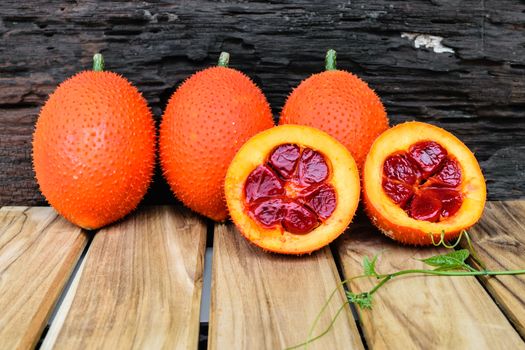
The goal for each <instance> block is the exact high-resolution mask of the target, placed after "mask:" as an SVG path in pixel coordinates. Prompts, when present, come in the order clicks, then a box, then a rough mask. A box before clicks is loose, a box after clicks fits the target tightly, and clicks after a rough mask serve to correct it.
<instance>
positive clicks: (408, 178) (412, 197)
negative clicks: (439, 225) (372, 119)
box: [383, 141, 463, 222]
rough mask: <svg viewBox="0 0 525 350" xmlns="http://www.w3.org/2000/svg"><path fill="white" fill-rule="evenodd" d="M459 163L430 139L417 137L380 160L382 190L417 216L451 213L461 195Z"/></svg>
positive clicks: (428, 217)
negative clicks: (417, 139) (382, 161)
mask: <svg viewBox="0 0 525 350" xmlns="http://www.w3.org/2000/svg"><path fill="white" fill-rule="evenodd" d="M460 185H461V167H460V166H459V164H458V162H457V160H456V159H454V158H453V157H452V156H450V155H449V154H448V152H447V150H446V149H444V148H443V147H442V146H441V145H440V144H439V143H437V142H434V141H421V142H418V143H415V144H413V145H412V146H410V148H409V149H408V151H407V152H397V153H395V154H392V155H390V156H389V157H388V158H387V159H386V160H385V162H384V163H383V190H384V191H385V193H386V194H387V195H388V196H389V197H390V199H392V201H393V202H394V203H396V204H398V205H399V206H400V207H401V208H403V209H404V210H405V211H406V212H407V214H408V215H409V216H410V217H412V218H414V219H417V220H425V221H430V222H438V221H441V220H444V219H445V218H448V217H450V216H452V215H454V214H455V213H456V212H457V211H458V210H459V208H460V207H461V204H462V203H463V197H462V195H461V191H460V188H459V186H460Z"/></svg>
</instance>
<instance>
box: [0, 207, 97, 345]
mask: <svg viewBox="0 0 525 350" xmlns="http://www.w3.org/2000/svg"><path fill="white" fill-rule="evenodd" d="M87 241H88V237H87V235H86V234H85V232H83V231H81V230H80V229H79V228H77V227H75V226H73V225H72V224H70V223H69V222H67V221H66V220H65V219H63V218H61V217H60V216H58V215H57V213H56V212H55V211H54V210H53V209H51V208H27V207H4V208H1V209H0V310H1V311H0V348H2V349H29V348H32V347H33V346H35V344H36V343H37V341H38V340H39V339H40V335H41V333H42V331H43V329H44V327H45V326H46V324H47V319H48V317H49V316H50V314H51V311H52V309H53V306H54V305H55V302H56V301H57V299H58V297H59V295H60V293H61V292H62V289H63V287H64V285H65V284H66V282H67V280H68V278H69V276H70V274H71V272H72V270H73V268H74V266H75V264H76V262H77V260H78V258H79V257H80V255H81V253H82V250H83V249H84V247H85V246H86V244H87Z"/></svg>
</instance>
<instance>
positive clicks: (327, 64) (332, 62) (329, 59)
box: [324, 49, 337, 70]
mask: <svg viewBox="0 0 525 350" xmlns="http://www.w3.org/2000/svg"><path fill="white" fill-rule="evenodd" d="M336 58H337V53H336V52H335V50H333V49H330V50H328V51H327V52H326V58H325V61H324V69H325V70H337V61H336Z"/></svg>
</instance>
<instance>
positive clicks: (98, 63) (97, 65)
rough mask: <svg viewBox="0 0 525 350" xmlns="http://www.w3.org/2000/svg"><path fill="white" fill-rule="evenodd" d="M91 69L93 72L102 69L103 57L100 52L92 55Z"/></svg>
mask: <svg viewBox="0 0 525 350" xmlns="http://www.w3.org/2000/svg"><path fill="white" fill-rule="evenodd" d="M93 70H94V71H95V72H102V71H104V57H102V54H100V53H96V54H95V55H94V56H93Z"/></svg>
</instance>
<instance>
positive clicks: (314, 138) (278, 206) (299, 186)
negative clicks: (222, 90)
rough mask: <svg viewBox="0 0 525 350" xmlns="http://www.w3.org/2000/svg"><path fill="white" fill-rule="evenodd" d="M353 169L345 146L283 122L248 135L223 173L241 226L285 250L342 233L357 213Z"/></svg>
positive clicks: (303, 249)
mask: <svg viewBox="0 0 525 350" xmlns="http://www.w3.org/2000/svg"><path fill="white" fill-rule="evenodd" d="M359 193H360V183H359V174H358V171H357V166H356V163H355V161H354V159H353V157H352V155H351V154H350V152H349V151H348V150H347V149H346V148H345V146H343V145H342V144H341V143H339V142H338V141H337V140H336V139H334V138H333V137H331V136H330V135H328V134H326V133H325V132H323V131H321V130H318V129H314V128H311V127H307V126H300V125H282V126H278V127H274V128H272V129H269V130H266V131H263V132H261V133H259V134H257V135H255V136H254V137H252V138H251V139H250V140H248V141H247V142H246V143H245V144H244V145H243V146H242V147H241V149H240V150H239V152H238V153H237V154H236V155H235V157H234V159H233V161H232V163H231V164H230V166H229V168H228V171H227V174H226V180H225V194H226V202H227V204H228V209H229V211H230V215H231V218H232V220H233V222H234V223H235V224H236V225H237V227H238V228H239V231H240V232H241V233H242V234H243V235H244V236H245V237H246V238H247V239H248V240H250V241H251V242H252V243H254V244H256V245H258V246H260V247H261V248H263V249H265V250H269V251H273V252H277V253H283V254H304V253H310V252H312V251H314V250H316V249H319V248H321V247H323V246H325V245H327V244H328V243H330V242H331V241H333V240H334V239H335V238H337V237H338V236H339V235H340V234H341V233H343V232H344V230H345V229H346V227H347V226H348V225H349V224H350V222H351V221H352V218H353V216H354V214H355V211H356V208H357V205H358V202H359Z"/></svg>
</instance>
